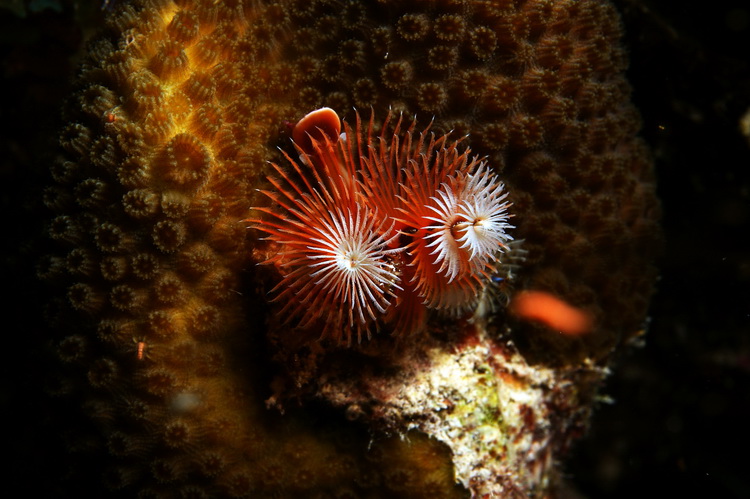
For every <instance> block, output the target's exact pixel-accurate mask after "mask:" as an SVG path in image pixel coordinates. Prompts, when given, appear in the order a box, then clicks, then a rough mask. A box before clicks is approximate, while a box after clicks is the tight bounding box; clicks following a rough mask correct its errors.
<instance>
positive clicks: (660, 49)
mask: <svg viewBox="0 0 750 499" xmlns="http://www.w3.org/2000/svg"><path fill="white" fill-rule="evenodd" d="M615 3H616V4H617V6H618V8H619V9H620V11H621V12H622V13H623V20H624V25H625V29H626V40H625V42H626V44H627V45H628V47H629V50H630V54H631V57H630V58H631V67H630V69H629V72H628V73H629V75H628V76H629V79H630V81H631V83H632V85H633V88H634V92H633V99H634V101H635V102H636V105H637V106H638V108H639V109H640V110H641V112H642V115H643V132H642V135H643V136H644V138H645V139H646V140H647V141H648V142H649V144H650V145H651V147H652V149H653V151H654V155H655V158H656V165H657V173H658V178H659V193H660V197H661V199H662V202H663V210H664V219H663V226H664V231H665V236H666V246H665V252H664V257H663V259H662V261H661V263H660V268H661V279H660V281H659V283H658V291H657V294H656V296H655V297H654V299H653V301H652V307H651V313H650V315H651V322H650V327H649V331H648V334H647V335H646V336H645V338H644V344H643V346H641V347H634V348H632V349H631V350H630V351H627V352H623V355H622V356H621V357H620V358H619V359H618V361H617V362H616V364H615V366H614V367H613V375H612V376H611V377H610V378H609V380H608V382H607V385H606V387H605V389H604V390H603V394H604V395H607V396H609V397H611V399H612V400H613V402H614V403H613V404H608V403H605V402H602V403H601V405H600V407H598V408H597V411H596V413H595V416H594V419H593V421H592V428H591V431H590V434H589V436H588V437H587V438H586V439H585V440H583V441H581V442H580V443H579V444H578V445H577V447H576V448H575V449H574V451H573V455H572V456H571V459H569V460H568V461H567V463H566V465H565V467H564V471H565V473H566V475H567V476H568V477H569V480H570V482H571V483H572V484H573V486H574V488H576V489H578V490H579V491H580V493H581V494H582V495H584V496H586V497H591V498H597V497H613V498H617V497H623V498H624V497H633V496H634V495H637V496H639V497H662V496H670V497H671V496H675V497H679V496H706V497H722V498H734V497H737V498H739V497H750V479H749V478H747V477H748V473H747V465H748V463H750V459H748V458H747V457H746V455H747V453H748V452H750V451H749V450H748V448H747V446H748V444H750V439H748V435H750V431H748V425H750V400H749V399H750V382H749V381H750V335H749V334H748V331H749V330H750V286H749V285H748V284H749V282H748V281H750V243H748V242H746V241H745V239H750V238H748V237H747V236H748V233H750V145H749V144H750V139H748V137H745V136H743V134H742V133H741V131H740V124H739V123H740V119H741V117H742V115H743V114H744V113H746V112H750V6H748V4H747V1H729V0H717V1H713V2H700V3H699V6H697V7H692V6H691V7H688V6H685V5H683V3H682V2H674V3H669V2H663V1H656V0H651V1H648V0H616V1H615ZM101 6H102V3H101V2H73V1H70V0H58V1H51V0H35V1H34V2H28V1H25V2H24V1H15V0H0V72H1V73H0V74H1V76H0V81H2V86H0V92H1V93H0V130H2V133H1V134H0V185H1V187H0V210H2V211H0V221H1V223H2V229H3V230H2V238H1V239H0V244H1V245H2V248H0V255H1V256H2V266H1V267H0V271H1V272H2V274H0V279H1V280H0V283H2V287H3V288H4V293H5V294H6V295H7V294H8V293H10V294H12V297H8V296H6V297H5V298H2V300H1V301H0V303H2V304H3V305H2V312H3V318H4V319H5V324H6V326H2V327H0V338H2V339H3V343H2V344H1V346H0V369H1V370H0V403H1V404H2V406H1V407H0V409H2V412H3V414H4V416H6V417H7V418H8V422H6V427H5V429H4V434H5V435H6V436H7V437H8V438H7V440H6V442H7V443H5V444H4V448H5V450H6V458H9V459H10V460H11V461H12V463H13V464H11V465H10V466H5V467H4V469H3V473H4V474H5V473H8V477H13V479H12V480H11V482H8V481H7V480H5V479H4V480H3V482H4V484H5V485H6V486H7V487H10V485H12V483H13V482H19V481H25V480H28V479H29V478H30V477H31V478H33V479H36V480H37V481H35V482H28V483H25V484H24V485H25V489H24V490H26V491H27V492H29V493H31V492H32V491H33V490H36V489H38V488H39V487H42V488H43V485H42V484H43V483H44V481H45V480H49V479H50V478H52V477H53V476H54V472H52V471H50V469H49V468H50V463H52V464H54V463H55V461H56V460H57V459H64V456H63V455H59V454H57V453H56V452H55V451H54V448H53V447H52V446H50V445H49V442H50V441H51V439H53V438H54V437H55V435H48V434H45V432H44V431H43V426H42V423H43V422H45V421H46V420H48V419H50V418H54V417H55V414H49V413H46V412H45V408H46V406H45V405H44V404H43V403H42V402H40V401H39V400H38V399H37V398H35V397H34V396H32V395H33V394H34V393H37V392H38V387H39V384H40V379H41V375H40V373H42V372H43V371H44V366H42V365H40V364H41V363H43V362H44V360H45V359H46V357H45V354H44V352H45V348H46V344H45V336H44V328H43V325H42V322H41V318H40V317H39V313H38V310H39V308H40V307H39V305H40V301H41V300H42V297H41V295H40V294H39V293H40V289H39V287H38V286H37V284H36V283H35V281H34V279H33V268H32V266H33V263H30V262H33V260H34V257H35V254H36V251H37V248H38V244H39V241H40V236H41V234H42V230H43V227H42V226H41V225H40V220H43V219H44V215H43V211H42V210H41V208H40V205H39V201H38V200H39V196H40V192H41V187H42V186H43V185H44V183H45V182H46V170H47V168H48V166H49V163H50V161H51V159H52V157H53V154H54V150H55V142H56V135H57V132H56V130H57V129H58V127H59V124H60V123H59V108H60V103H61V101H62V99H63V98H64V97H65V96H66V95H67V93H68V92H69V81H70V75H71V74H73V72H74V68H75V65H76V56H77V54H79V52H80V49H81V47H82V44H83V40H84V39H85V38H86V36H87V35H88V34H89V33H90V32H91V31H92V30H94V29H96V27H97V26H98V25H99V24H100V23H101V16H102V14H101ZM4 440H5V439H4Z"/></svg>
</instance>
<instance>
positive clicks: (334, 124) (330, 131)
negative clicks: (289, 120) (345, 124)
mask: <svg viewBox="0 0 750 499" xmlns="http://www.w3.org/2000/svg"><path fill="white" fill-rule="evenodd" d="M340 133H341V119H339V115H338V114H336V111H334V110H333V109H331V108H330V107H322V108H320V109H316V110H315V111H312V112H310V113H308V114H307V115H305V116H304V117H303V118H302V119H301V120H299V121H298V122H297V124H296V125H295V126H294V130H292V139H293V140H294V143H295V144H297V146H299V147H300V149H302V150H303V151H305V152H306V153H307V154H312V153H313V145H312V140H311V139H315V140H317V141H319V142H320V141H323V139H324V137H323V136H324V135H326V136H328V138H329V139H330V141H331V143H334V144H335V143H336V142H337V141H338V139H339V134H340Z"/></svg>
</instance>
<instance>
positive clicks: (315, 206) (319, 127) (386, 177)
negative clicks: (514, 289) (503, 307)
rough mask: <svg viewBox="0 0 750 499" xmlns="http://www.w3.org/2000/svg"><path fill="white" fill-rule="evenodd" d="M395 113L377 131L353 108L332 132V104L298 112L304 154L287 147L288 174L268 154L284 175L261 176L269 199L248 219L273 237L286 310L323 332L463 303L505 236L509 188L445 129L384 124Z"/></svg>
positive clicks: (486, 273) (347, 333)
mask: <svg viewBox="0 0 750 499" xmlns="http://www.w3.org/2000/svg"><path fill="white" fill-rule="evenodd" d="M391 118H392V117H391V114H390V113H389V114H388V116H387V117H386V119H385V121H384V124H383V125H382V129H381V131H380V132H379V133H377V134H376V132H375V125H374V116H373V117H371V119H370V122H369V125H368V126H367V130H364V127H363V125H362V121H361V119H360V118H359V115H357V116H356V125H355V127H354V129H352V128H351V127H350V126H348V125H346V124H345V133H344V134H343V138H342V140H339V136H338V131H339V129H338V127H337V126H329V125H328V123H334V124H337V123H338V117H336V116H335V114H334V113H333V111H332V110H330V109H328V108H324V109H321V110H319V111H315V112H313V113H310V114H308V115H307V116H305V117H304V118H303V119H302V120H301V121H300V123H299V124H298V125H297V127H295V134H294V136H295V138H296V139H297V141H302V140H304V143H303V144H297V143H295V147H296V149H297V152H298V153H299V154H300V162H297V161H295V160H293V159H292V158H291V157H290V156H289V155H285V156H286V159H287V161H288V162H289V163H290V164H291V166H292V172H291V173H286V172H285V171H284V169H283V168H281V167H280V166H278V165H275V164H274V165H273V168H274V170H275V171H276V173H277V174H278V175H279V176H280V178H281V179H283V180H281V179H278V178H274V177H269V181H270V182H271V184H272V185H273V186H274V187H275V190H274V191H271V190H267V191H263V192H264V194H265V195H266V196H267V197H268V198H269V199H270V200H271V201H272V202H273V203H274V205H276V207H261V208H258V210H259V211H261V212H264V213H265V214H266V217H265V218H259V219H251V220H250V221H252V222H253V226H254V227H256V228H257V229H260V230H261V231H263V232H265V233H266V234H267V236H268V237H267V239H268V240H269V241H272V242H274V243H276V244H278V245H279V249H278V251H276V252H275V253H274V255H273V256H272V257H271V258H269V259H268V260H266V261H265V262H264V263H266V264H273V265H275V266H276V267H277V268H278V270H279V273H280V274H281V281H280V282H279V284H278V285H277V286H276V287H275V288H274V289H273V290H272V293H274V294H275V297H274V300H275V301H278V302H282V303H284V305H283V309H282V315H285V316H287V315H286V314H285V312H289V314H290V315H288V317H296V318H297V320H298V324H297V325H298V327H299V328H302V329H306V328H310V327H312V326H313V325H314V324H315V323H316V322H320V323H321V324H322V333H321V334H322V337H332V338H334V339H336V340H339V341H341V340H346V342H347V343H349V342H351V339H352V338H353V337H355V336H356V337H357V339H358V340H361V338H362V336H363V334H364V335H367V336H368V337H369V336H370V332H371V329H370V326H371V325H373V324H374V323H380V324H384V323H385V324H387V323H394V325H392V326H391V328H392V329H393V330H394V332H395V333H397V334H399V333H410V332H416V331H418V330H419V329H421V328H422V327H423V326H424V320H425V319H424V318H425V317H426V313H425V310H415V308H416V309H420V308H426V309H435V310H447V311H450V312H453V313H455V312H460V311H466V310H468V309H470V308H471V306H472V305H473V304H475V303H476V301H477V300H478V297H479V296H480V295H481V291H482V288H483V287H484V286H485V285H486V283H487V282H488V281H489V279H490V277H491V275H492V273H493V272H494V270H495V264H496V262H497V260H498V257H499V254H500V253H501V252H502V251H503V250H504V249H505V248H506V244H505V243H506V242H507V241H509V240H511V239H512V238H511V236H510V235H509V234H507V233H506V229H509V228H511V227H512V226H511V225H510V224H508V223H507V220H508V217H509V214H508V211H507V208H508V203H507V202H506V201H505V198H506V197H507V193H506V192H505V190H504V186H503V184H502V182H500V181H499V180H498V179H497V177H496V175H495V174H494V173H493V172H492V171H491V170H490V169H489V167H488V166H487V163H486V162H484V161H480V160H479V158H477V157H474V158H472V159H469V158H470V152H471V151H470V149H468V148H465V149H464V150H460V149H459V145H460V142H461V141H460V140H456V141H453V142H450V141H449V136H448V135H447V134H446V135H443V136H440V137H435V134H433V133H431V132H430V131H429V127H428V128H427V129H426V130H424V131H422V132H419V133H418V134H417V133H416V132H415V129H416V121H414V122H412V123H411V125H410V126H409V127H408V128H407V129H406V130H404V131H403V133H402V132H401V130H402V128H401V125H402V120H403V118H402V117H399V118H398V119H397V120H396V122H395V124H394V125H393V127H392V129H391V127H390V123H391ZM313 127H314V128H313ZM303 132H304V133H303ZM299 163H302V164H303V165H305V166H300V164H299ZM292 175H294V176H295V177H297V180H295V179H294V178H292ZM410 295H416V296H410ZM404 315H414V316H416V317H419V318H420V319H419V320H416V321H415V320H411V319H409V320H406V319H405V318H404V317H403V316H404ZM405 324H408V326H405Z"/></svg>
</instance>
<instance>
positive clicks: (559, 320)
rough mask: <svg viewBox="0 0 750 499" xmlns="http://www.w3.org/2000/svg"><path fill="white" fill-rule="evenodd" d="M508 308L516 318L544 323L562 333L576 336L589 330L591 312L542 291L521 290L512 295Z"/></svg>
mask: <svg viewBox="0 0 750 499" xmlns="http://www.w3.org/2000/svg"><path fill="white" fill-rule="evenodd" d="M510 310H511V311H512V312H513V314H515V315H516V316H517V317H518V318H520V319H522V320H527V321H535V322H540V323H542V324H544V325H545V326H547V327H549V328H550V329H554V330H555V331H559V332H560V333H562V334H566V335H571V336H578V335H581V334H586V333H589V332H591V330H592V328H593V318H592V317H591V314H590V313H588V312H586V311H585V310H581V309H580V308H576V307H574V306H572V305H570V304H568V303H566V302H564V301H563V300H561V299H560V298H558V297H556V296H554V295H552V294H550V293H546V292H544V291H522V292H520V293H518V294H516V295H515V296H514V297H513V300H512V302H511V304H510Z"/></svg>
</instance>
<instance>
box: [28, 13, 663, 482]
mask: <svg viewBox="0 0 750 499" xmlns="http://www.w3.org/2000/svg"><path fill="white" fill-rule="evenodd" d="M111 10H112V12H111V14H110V16H109V18H108V21H107V24H106V26H105V27H104V29H103V31H102V32H101V33H100V34H99V35H98V36H96V37H95V38H94V39H92V40H91V41H90V43H89V46H88V49H87V54H86V56H85V58H84V60H83V62H82V64H81V67H80V70H79V73H78V75H77V79H76V82H77V83H76V88H77V90H76V92H75V94H74V95H73V96H72V97H71V98H70V99H69V101H68V103H67V105H66V107H65V119H66V120H67V122H68V124H67V125H66V126H65V127H64V129H63V130H62V131H61V134H60V144H61V154H60V158H59V161H57V162H56V163H55V164H54V165H53V167H52V170H51V175H52V181H51V184H50V186H49V187H48V188H47V189H46V191H45V193H44V202H45V204H46V205H47V207H48V208H49V210H50V217H49V221H48V224H47V231H48V234H49V237H50V239H51V241H52V247H53V249H52V250H50V252H49V255H48V256H47V257H46V258H44V259H43V261H41V262H40V264H39V266H38V274H39V276H40V278H42V279H44V280H45V281H48V282H49V283H50V285H51V286H52V288H53V289H54V290H56V295H57V300H56V301H55V302H54V303H53V307H51V309H52V312H51V314H50V315H51V318H52V322H53V326H54V330H55V335H56V336H55V341H56V345H57V351H58V356H59V360H60V366H61V367H60V371H61V373H60V376H59V379H60V380H61V381H60V384H59V387H58V392H59V394H61V395H65V396H66V397H67V399H66V400H71V401H74V405H79V406H80V407H82V412H83V413H85V419H84V416H83V415H82V416H81V419H80V420H79V424H78V425H77V426H76V425H74V426H71V427H68V428H66V431H65V434H66V435H68V436H69V438H68V447H69V449H70V451H71V452H72V453H73V454H74V458H73V459H71V462H72V463H73V466H74V469H73V470H72V471H71V473H72V475H71V476H87V477H88V478H87V480H86V482H85V483H86V487H92V488H96V487H99V486H100V483H99V477H101V482H102V483H101V486H103V487H106V488H107V490H108V491H109V492H107V494H110V495H116V494H121V495H122V496H123V497H133V496H134V494H136V493H137V494H138V495H139V497H186V496H187V497H250V496H253V497H268V496H282V497H302V496H310V497H312V496H314V495H315V494H317V495H319V496H321V497H323V496H328V495H333V496H335V497H357V496H369V497H384V496H394V495H397V496H402V497H434V496H444V497H453V496H456V497H460V496H462V495H463V494H467V493H468V492H467V489H470V490H472V491H473V492H475V493H489V494H495V495H509V496H512V495H513V494H532V495H535V494H537V495H542V494H544V493H545V491H546V490H548V489H550V488H553V487H554V484H555V482H554V480H553V478H554V476H555V474H554V462H555V461H556V460H557V459H558V458H559V457H560V456H561V455H562V453H563V452H564V451H565V450H566V449H567V448H568V446H569V444H570V442H571V441H572V439H573V438H575V437H576V436H578V435H579V434H580V433H581V431H582V429H583V428H584V427H585V423H586V419H587V415H588V410H589V408H590V405H591V401H592V399H593V396H594V394H595V392H596V388H597V386H598V382H599V381H600V380H601V378H602V376H603V372H604V369H603V368H604V367H605V366H606V362H607V360H608V359H609V358H610V356H611V354H612V352H613V351H614V350H615V349H616V348H617V347H618V346H619V345H621V344H622V343H623V342H624V341H625V340H626V339H627V338H629V337H631V336H633V335H635V334H636V333H637V332H639V331H640V330H641V329H642V327H643V326H642V323H643V321H644V319H645V315H646V307H647V302H648V298H649V296H650V293H651V289H652V285H653V280H654V275H655V271H654V268H653V266H652V259H653V257H654V253H655V249H656V248H657V246H658V237H659V236H658V228H657V219H658V203H657V201H656V199H655V196H654V186H653V181H652V177H651V168H652V166H651V162H650V159H649V155H648V153H647V151H646V150H645V147H644V145H643V144H642V143H641V141H640V140H639V139H637V138H636V133H637V131H638V127H639V120H638V116H637V113H636V112H635V111H634V109H633V107H632V106H631V104H630V103H629V87H628V84H627V83H626V81H625V80H624V78H623V74H622V73H623V70H624V68H625V64H626V61H625V57H624V51H623V49H622V48H621V47H620V45H619V43H620V42H619V37H620V26H619V22H618V18H617V15H616V13H615V12H614V11H613V9H612V7H611V6H610V5H609V4H607V3H605V2H600V1H594V0H578V1H574V0H569V1H566V0H564V1H555V2H551V1H544V0H527V1H499V2H484V1H470V0H464V1H459V0H455V1H453V0H445V1H442V0H436V1H429V2H427V1H419V2H400V1H392V2H391V1H387V0H384V1H377V2H374V1H373V2H365V1H355V0H344V1H339V0H312V1H297V0H288V1H277V2H270V1H242V0H236V1H229V2H214V1H211V0H196V1H189V0H176V1H166V0H153V1H150V0H144V1H135V2H132V3H128V2H116V3H115V4H114V5H113V6H112V7H111ZM322 106H327V107H330V108H332V109H334V110H335V111H336V112H337V113H338V114H339V115H340V116H341V117H342V118H343V119H344V120H345V121H346V122H348V123H350V124H353V123H354V122H355V111H354V109H355V108H356V109H359V110H360V111H361V113H362V114H363V115H365V116H369V115H370V113H372V116H374V117H375V122H376V123H375V125H374V126H376V127H377V126H379V125H380V124H382V121H383V120H384V119H385V117H386V116H387V115H388V113H389V112H390V113H391V114H392V115H393V116H396V115H399V113H403V114H404V115H405V116H408V117H409V119H411V118H414V119H415V120H416V122H417V123H418V129H420V130H421V129H425V128H426V127H427V126H428V125H430V123H432V125H431V130H432V131H433V132H434V133H435V134H436V135H437V136H438V137H439V136H442V134H445V133H448V132H451V137H454V138H455V139H458V138H461V137H464V136H466V137H465V138H464V139H463V142H462V147H463V146H465V147H471V149H472V151H473V153H474V154H479V155H480V157H482V158H483V159H482V161H485V162H486V165H487V169H488V170H487V171H488V172H491V175H492V176H493V178H494V177H495V176H497V178H498V179H501V181H502V182H503V183H504V186H505V188H506V189H507V193H508V198H507V200H508V201H509V202H510V203H512V206H511V207H510V208H509V210H510V211H511V212H512V214H513V218H512V224H513V225H514V226H515V229H514V230H513V231H512V236H513V238H514V239H515V241H516V242H518V248H517V249H516V250H512V251H510V253H511V254H515V256H513V255H510V256H509V257H508V259H507V261H505V265H506V267H503V268H501V269H500V270H499V273H498V274H497V275H496V276H494V277H495V279H490V278H491V277H492V276H489V275H488V276H487V278H488V279H490V282H492V283H496V284H497V286H498V287H501V288H503V289H501V290H498V292H497V293H496V294H497V295H498V296H499V297H498V296H496V297H495V298H494V299H490V300H486V301H489V302H490V303H489V304H484V305H481V306H480V305H477V306H479V307H480V308H481V309H482V310H480V311H479V312H478V313H477V314H475V315H474V320H473V322H468V317H469V316H470V315H471V314H472V313H474V310H471V311H470V312H471V313H467V314H463V315H461V314H459V315H455V314H453V315H450V316H445V315H440V314H437V315H435V316H430V317H429V318H427V319H425V321H426V322H425V324H426V325H425V327H424V328H422V329H421V331H420V333H419V334H414V335H408V338H407V339H403V335H401V336H399V335H398V334H395V335H394V334H391V333H393V331H388V330H383V331H380V332H379V333H377V332H376V334H374V335H373V337H372V339H371V340H369V341H364V342H363V344H362V345H361V346H355V347H352V348H338V347H336V346H331V345H327V344H321V343H318V342H316V341H315V340H316V339H317V338H318V337H319V336H320V331H294V330H293V328H292V327H289V326H285V325H284V324H285V321H284V319H285V318H283V317H279V316H278V315H279V312H280V311H281V310H283V306H284V304H283V303H278V302H273V303H272V302H271V301H270V297H269V296H268V295H267V291H269V290H270V289H271V288H272V287H273V286H275V285H277V284H278V282H279V279H280V276H279V275H278V272H275V271H274V269H273V268H271V267H268V266H262V267H258V266H257V264H258V263H260V262H262V261H266V260H267V259H269V258H270V257H271V255H272V254H273V251H274V250H275V249H276V248H274V246H273V241H271V242H269V241H263V240H261V236H262V234H261V233H260V232H259V231H257V230H252V229H251V230H249V229H248V223H247V222H246V221H245V220H246V219H248V217H250V216H251V210H250V208H251V207H268V206H269V200H268V197H267V196H264V195H262V194H261V193H260V190H266V191H270V190H273V189H274V186H273V185H272V184H271V183H270V182H269V181H268V180H267V177H268V176H269V175H271V174H273V173H274V169H273V167H272V166H271V163H274V164H277V165H286V164H288V162H287V161H286V159H285V158H284V155H285V154H286V155H288V156H291V157H292V158H296V157H297V155H298V154H299V153H298V151H296V150H295V148H294V147H293V145H292V144H291V141H290V137H291V134H292V132H291V126H292V125H293V124H294V123H295V122H297V121H298V120H299V119H300V118H302V117H303V116H305V115H306V114H308V113H309V112H310V111H312V110H314V109H316V108H319V107H322ZM489 174H490V173H488V175H489ZM415 209H419V207H415ZM514 244H515V243H514ZM501 260H502V258H501ZM501 263H502V262H501ZM501 267H502V266H501ZM511 274H512V276H511ZM511 277H512V278H511ZM525 289H530V290H537V291H543V292H547V293H549V294H552V295H554V296H556V297H558V299H560V300H562V301H564V302H565V303H567V304H569V305H570V306H572V307H575V308H576V309H579V310H583V311H585V312H586V313H587V314H589V316H590V317H592V320H593V329H592V330H591V331H590V332H589V333H588V334H584V335H578V336H570V335H560V334H558V333H557V332H554V331H550V330H548V328H545V327H544V326H542V325H539V324H535V323H528V322H527V321H524V320H519V319H516V318H513V317H512V316H510V315H509V314H507V313H506V307H505V305H506V304H507V303H506V300H505V298H507V297H509V298H510V299H512V296H513V293H514V292H516V291H517V290H525ZM488 294H492V293H488ZM479 301H480V300H478V302H479ZM483 303H484V302H483ZM522 319H523V318H522ZM452 355H457V357H455V358H454V357H452ZM451 366H455V368H453V367H451ZM352 372H353V373H355V374H354V375H352V374H351V373H352ZM407 387H408V390H407V389H406V388H407ZM472 387H474V388H472ZM488 387H490V388H488ZM475 388H476V389H477V392H476V394H474V395H476V397H475V399H474V400H470V399H471V398H472V397H471V396H466V391H467V390H469V392H471V390H473V389H475ZM292 400H293V401H294V402H289V401H292ZM298 402H301V404H302V408H301V409H300V408H298V407H297V405H298V404H297V403H298ZM274 405H278V406H281V407H282V408H284V409H285V411H286V412H285V413H284V414H283V415H282V414H281V413H280V412H279V411H278V410H277V409H275V408H271V409H269V408H268V407H267V406H274ZM351 420H356V421H354V422H352V421H351ZM90 421H93V422H94V425H92V424H91V423H90ZM449 428H454V429H455V428H458V430H456V431H458V433H456V432H455V431H448V429H449ZM410 430H412V431H411V432H410ZM394 433H395V434H399V435H404V434H407V435H408V438H407V439H405V440H402V439H400V438H399V437H393V438H387V437H385V436H384V435H385V434H394ZM480 436H483V437H482V438H480ZM472 442H474V443H472ZM476 442H480V443H479V444H477V443H476ZM532 450H533V452H532ZM519 456H527V457H528V458H526V457H519ZM483 463H484V464H483ZM487 463H489V464H487ZM76 473H79V474H80V475H76ZM91 477H96V478H95V479H92V478H91ZM456 482H458V483H456ZM80 483H82V482H81V481H80V480H78V481H76V480H73V481H72V485H71V486H70V487H71V490H74V489H75V487H76V485H75V484H80Z"/></svg>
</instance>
